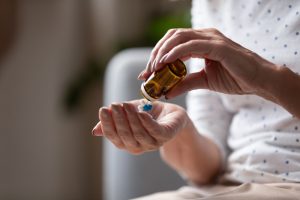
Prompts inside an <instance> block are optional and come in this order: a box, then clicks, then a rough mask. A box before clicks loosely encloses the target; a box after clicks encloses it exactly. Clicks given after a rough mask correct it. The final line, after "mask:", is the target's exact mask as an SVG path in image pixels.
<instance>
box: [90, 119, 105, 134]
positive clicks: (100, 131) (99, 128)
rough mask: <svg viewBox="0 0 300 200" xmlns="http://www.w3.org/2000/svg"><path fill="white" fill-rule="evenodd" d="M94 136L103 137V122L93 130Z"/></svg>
mask: <svg viewBox="0 0 300 200" xmlns="http://www.w3.org/2000/svg"><path fill="white" fill-rule="evenodd" d="M92 135H93V136H103V131H102V128H101V121H100V122H98V123H97V124H96V126H95V127H94V128H93V130H92Z"/></svg>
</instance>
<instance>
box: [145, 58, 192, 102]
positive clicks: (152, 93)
mask: <svg viewBox="0 0 300 200" xmlns="http://www.w3.org/2000/svg"><path fill="white" fill-rule="evenodd" d="M186 74H187V69H186V66H185V64H184V63H183V62H182V61H181V60H179V59H177V60H176V61H174V62H172V63H168V64H166V65H165V66H163V67H162V69H160V70H158V71H156V72H153V73H152V74H151V76H150V77H149V78H148V79H147V80H146V81H145V82H144V83H142V85H141V92H142V95H143V96H144V97H145V98H146V99H147V100H149V101H155V100H158V99H159V98H160V97H162V96H164V95H165V94H166V93H168V92H169V91H170V90H171V89H172V88H173V87H174V86H175V85H176V84H177V83H179V82H180V81H181V80H182V79H183V78H184V77H185V76H186Z"/></svg>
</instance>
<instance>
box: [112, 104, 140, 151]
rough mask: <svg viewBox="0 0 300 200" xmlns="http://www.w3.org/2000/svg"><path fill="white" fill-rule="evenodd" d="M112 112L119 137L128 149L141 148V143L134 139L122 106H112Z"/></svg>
mask: <svg viewBox="0 0 300 200" xmlns="http://www.w3.org/2000/svg"><path fill="white" fill-rule="evenodd" d="M111 111H112V117H113V121H114V124H115V127H116V131H117V134H118V135H119V137H120V138H121V140H122V141H123V143H124V145H125V146H126V147H127V149H137V148H139V143H138V142H137V141H136V139H135V138H134V137H133V134H132V131H131V128H130V126H129V123H128V119H127V116H126V114H125V111H124V109H123V107H122V105H121V104H112V105H111Z"/></svg>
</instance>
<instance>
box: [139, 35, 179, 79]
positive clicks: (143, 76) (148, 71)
mask: <svg viewBox="0 0 300 200" xmlns="http://www.w3.org/2000/svg"><path fill="white" fill-rule="evenodd" d="M176 31H177V29H170V30H168V31H167V33H166V34H165V35H164V36H163V37H162V38H161V39H160V40H159V41H158V42H157V43H156V45H155V47H154V48H153V50H152V52H151V56H150V59H149V62H148V64H147V67H146V69H145V71H143V72H142V73H141V74H140V75H139V79H147V78H148V77H149V76H150V75H151V74H152V72H153V71H152V68H151V66H152V65H153V64H154V60H155V58H156V55H157V53H158V50H159V49H160V48H161V46H162V45H163V44H164V42H165V41H166V40H167V39H168V38H169V37H171V36H172V35H173V34H174V33H175V32H176Z"/></svg>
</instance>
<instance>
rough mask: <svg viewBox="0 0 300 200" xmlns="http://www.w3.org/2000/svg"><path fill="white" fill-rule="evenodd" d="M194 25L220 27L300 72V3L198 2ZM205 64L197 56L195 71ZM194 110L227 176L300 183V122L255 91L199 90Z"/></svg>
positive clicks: (192, 100) (192, 99)
mask: <svg viewBox="0 0 300 200" xmlns="http://www.w3.org/2000/svg"><path fill="white" fill-rule="evenodd" d="M192 24H193V27H194V28H211V27H214V28H217V29H219V30H220V31H221V32H222V33H223V34H225V35H226V36H227V37H229V38H231V39H232V40H234V41H235V42H237V43H239V44H241V45H243V46H244V47H246V48H248V49H250V50H252V51H254V52H255V53H257V54H259V55H260V56H262V57H264V58H265V59H267V60H269V61H270V62H273V63H276V64H278V65H283V66H286V67H289V68H290V69H291V70H293V71H294V72H296V73H299V72H300V1H288V0H273V1H264V0H260V1H243V0H226V1H222V0H206V1H205V0H193V2H192ZM201 66H203V61H202V60H200V59H192V60H191V63H190V71H191V72H193V71H198V70H199V69H200V68H201ZM187 105H188V112H189V115H190V117H191V118H192V119H193V121H194V123H195V125H196V127H197V129H198V130H199V132H200V133H201V134H203V135H205V136H207V137H208V138H210V139H212V140H213V141H214V142H215V143H216V144H217V145H218V146H219V147H220V149H221V151H222V155H223V164H224V169H225V170H226V173H225V177H224V178H225V179H227V180H231V181H235V182H241V183H245V182H257V183H270V182H300V167H299V166H300V121H299V119H298V118H296V117H293V116H292V115H291V114H290V113H288V112H287V111H286V110H285V109H283V108H282V107H281V106H279V105H276V104H274V103H272V102H270V101H267V100H265V99H263V98H260V97H257V96H253V95H243V96H239V95H225V94H218V93H213V92H209V91H204V90H195V91H192V92H190V93H189V94H188V96H187Z"/></svg>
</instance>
